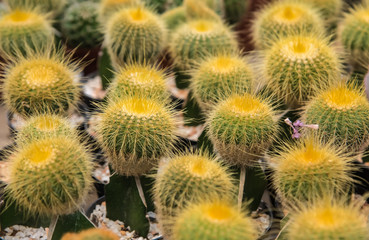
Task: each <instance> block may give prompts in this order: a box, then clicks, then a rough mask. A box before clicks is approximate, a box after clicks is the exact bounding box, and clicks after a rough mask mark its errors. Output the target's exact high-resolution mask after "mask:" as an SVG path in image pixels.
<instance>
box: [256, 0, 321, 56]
mask: <svg viewBox="0 0 369 240" xmlns="http://www.w3.org/2000/svg"><path fill="white" fill-rule="evenodd" d="M322 22H323V21H322V19H321V17H320V15H319V13H318V12H317V11H316V10H315V9H314V8H313V7H312V6H311V5H310V4H308V3H303V2H301V1H300V2H299V1H290V0H287V1H275V2H274V3H271V4H270V5H268V6H266V7H265V8H263V9H262V10H261V11H260V12H259V13H258V14H257V15H256V17H255V21H254V23H253V26H252V31H253V33H252V36H253V39H254V42H255V45H256V47H257V48H259V49H266V48H268V47H269V46H270V45H271V43H273V41H274V40H275V39H276V38H279V37H285V36H288V35H290V34H291V33H295V34H298V33H300V32H310V33H316V34H320V33H322V32H324V25H323V24H322Z"/></svg>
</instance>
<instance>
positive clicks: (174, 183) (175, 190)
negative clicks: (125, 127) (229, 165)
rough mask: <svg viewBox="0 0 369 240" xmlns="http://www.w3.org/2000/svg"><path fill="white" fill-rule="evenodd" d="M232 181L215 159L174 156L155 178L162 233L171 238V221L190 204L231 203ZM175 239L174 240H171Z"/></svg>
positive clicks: (202, 155)
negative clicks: (207, 200) (209, 201)
mask: <svg viewBox="0 0 369 240" xmlns="http://www.w3.org/2000/svg"><path fill="white" fill-rule="evenodd" d="M234 188H235V186H234V185H233V182H232V178H231V176H230V174H229V173H228V171H227V169H226V168H225V167H223V166H222V165H221V164H220V163H219V161H218V160H217V159H212V158H210V157H208V156H207V155H205V154H200V153H193V154H190V153H188V154H184V155H179V156H174V157H173V158H171V159H170V160H169V162H168V163H167V164H166V165H164V167H163V169H161V170H160V171H159V172H158V173H157V176H156V180H155V184H154V198H155V204H156V209H157V211H158V217H159V219H160V221H159V222H160V225H161V230H162V231H163V234H164V235H165V237H171V236H172V231H173V225H174V218H175V216H177V214H178V213H180V211H182V210H183V209H185V208H186V207H187V206H188V204H190V203H197V202H199V201H201V200H203V199H208V198H212V197H214V198H223V199H228V200H229V199H231V198H232V197H233V196H234V190H235V189H234ZM173 239H177V238H173Z"/></svg>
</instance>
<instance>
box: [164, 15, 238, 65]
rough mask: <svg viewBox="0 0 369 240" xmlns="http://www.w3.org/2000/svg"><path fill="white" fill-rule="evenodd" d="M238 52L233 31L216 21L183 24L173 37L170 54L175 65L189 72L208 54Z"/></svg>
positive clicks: (196, 21)
mask: <svg viewBox="0 0 369 240" xmlns="http://www.w3.org/2000/svg"><path fill="white" fill-rule="evenodd" d="M235 51H237V42H236V40H235V36H234V35H233V33H232V32H231V30H230V29H229V28H228V27H227V26H225V25H224V24H223V23H221V22H219V21H214V20H203V19H199V20H192V21H189V22H187V23H185V24H182V25H181V26H180V27H178V28H177V29H176V31H175V32H174V33H173V35H172V41H171V43H170V52H171V54H172V57H173V59H174V61H175V65H176V66H177V67H178V68H180V69H182V70H189V69H191V68H192V67H194V65H195V63H196V62H198V61H199V60H201V59H202V58H203V57H206V55H208V54H217V53H224V52H235Z"/></svg>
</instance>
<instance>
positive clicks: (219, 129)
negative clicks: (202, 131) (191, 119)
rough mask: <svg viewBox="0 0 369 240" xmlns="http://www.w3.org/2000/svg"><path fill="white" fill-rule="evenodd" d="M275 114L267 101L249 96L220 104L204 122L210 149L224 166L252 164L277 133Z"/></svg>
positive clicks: (233, 97)
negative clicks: (223, 162)
mask: <svg viewBox="0 0 369 240" xmlns="http://www.w3.org/2000/svg"><path fill="white" fill-rule="evenodd" d="M276 121H277V117H276V112H275V111H274V109H273V107H272V106H271V104H270V103H269V102H268V100H267V99H263V98H262V97H259V96H255V95H252V94H249V93H245V94H242V95H231V96H230V97H228V98H226V99H224V100H222V101H220V102H219V103H218V104H217V106H216V107H215V108H214V110H213V111H212V112H211V113H210V115H209V118H208V120H207V124H208V128H209V136H210V139H211V141H212V142H213V144H214V148H215V149H216V151H217V152H218V153H219V155H220V156H222V158H223V159H224V160H226V161H227V162H228V163H230V164H232V165H238V166H248V165H252V164H253V163H254V162H255V161H256V160H258V159H259V158H260V157H261V156H262V155H263V154H264V153H265V151H266V150H267V149H268V148H269V146H270V144H271V143H272V141H273V139H274V138H275V137H276V135H277V133H278V124H277V122H276Z"/></svg>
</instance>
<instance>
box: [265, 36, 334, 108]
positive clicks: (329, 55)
mask: <svg viewBox="0 0 369 240" xmlns="http://www.w3.org/2000/svg"><path fill="white" fill-rule="evenodd" d="M262 68H263V71H264V74H265V76H266V80H267V85H268V87H269V89H270V90H271V92H273V93H274V94H275V95H276V96H277V97H278V98H279V99H281V100H283V101H284V103H285V104H286V105H288V106H289V107H292V108H295V107H297V106H301V105H302V103H303V102H304V101H307V100H308V99H309V98H310V96H313V95H314V94H315V93H316V91H317V90H319V89H324V88H326V87H327V85H328V84H329V83H330V82H334V81H336V80H337V79H340V76H341V62H340V60H339V57H338V55H337V54H336V52H335V51H334V49H333V48H332V47H331V46H330V45H329V44H328V43H327V41H326V40H324V39H320V38H318V37H315V36H307V35H296V36H289V37H286V38H282V39H280V40H279V41H277V42H276V43H275V44H274V45H273V46H272V47H271V48H270V49H269V50H266V51H265V58H264V63H263V66H262Z"/></svg>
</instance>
